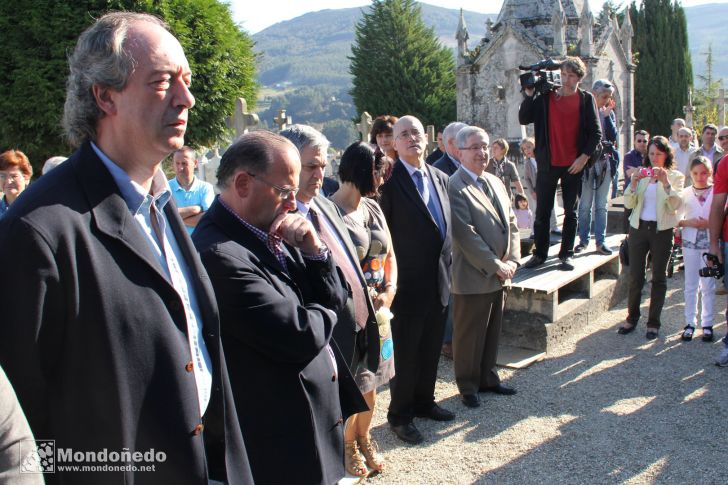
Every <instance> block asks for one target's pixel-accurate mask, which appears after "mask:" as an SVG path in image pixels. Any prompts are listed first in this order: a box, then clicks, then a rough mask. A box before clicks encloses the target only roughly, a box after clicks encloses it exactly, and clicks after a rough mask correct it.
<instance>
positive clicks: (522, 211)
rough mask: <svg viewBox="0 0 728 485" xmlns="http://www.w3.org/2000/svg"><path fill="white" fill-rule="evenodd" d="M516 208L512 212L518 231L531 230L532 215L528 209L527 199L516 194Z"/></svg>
mask: <svg viewBox="0 0 728 485" xmlns="http://www.w3.org/2000/svg"><path fill="white" fill-rule="evenodd" d="M515 202H516V208H515V209H514V210H513V212H514V213H515V214H516V225H518V229H529V230H533V214H532V213H531V210H530V209H529V208H528V199H526V198H525V197H524V196H522V195H521V194H516V200H515Z"/></svg>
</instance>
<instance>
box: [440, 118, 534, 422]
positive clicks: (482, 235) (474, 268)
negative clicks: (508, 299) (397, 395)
mask: <svg viewBox="0 0 728 485" xmlns="http://www.w3.org/2000/svg"><path fill="white" fill-rule="evenodd" d="M456 142H457V144H458V150H459V151H460V163H461V165H460V168H459V169H458V170H457V171H456V172H455V173H454V174H453V175H452V177H451V178H450V184H449V186H448V195H449V197H450V208H451V213H452V234H453V266H452V292H453V302H454V318H453V331H454V335H453V357H454V359H453V360H454V361H455V380H456V382H457V385H458V390H459V391H460V395H461V398H462V401H463V404H465V405H466V406H468V407H472V408H475V407H478V406H480V398H479V397H478V392H479V391H480V392H493V393H496V394H504V395H509V394H515V390H514V389H512V388H509V387H506V386H504V385H502V384H501V383H500V379H499V377H498V373H497V372H496V369H495V363H496V357H497V356H498V340H499V338H500V331H501V325H502V321H503V304H504V298H503V285H504V283H506V282H507V281H509V280H510V278H512V277H513V274H514V272H515V270H516V268H517V266H518V263H517V261H518V259H520V257H521V247H520V240H519V233H518V227H517V226H516V218H515V215H514V213H513V209H512V207H511V202H510V198H509V196H508V193H507V192H506V188H505V186H504V185H503V183H502V182H501V181H500V179H499V178H497V177H495V176H493V175H491V174H489V173H486V172H485V167H486V165H487V164H488V143H489V138H488V134H487V133H486V132H485V131H484V130H482V129H481V128H478V127H475V126H469V127H467V128H463V129H461V130H460V132H458V135H457V137H456Z"/></svg>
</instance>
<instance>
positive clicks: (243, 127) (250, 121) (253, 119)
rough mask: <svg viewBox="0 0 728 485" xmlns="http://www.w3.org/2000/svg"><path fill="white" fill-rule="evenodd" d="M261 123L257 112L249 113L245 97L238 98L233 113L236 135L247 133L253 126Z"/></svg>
mask: <svg viewBox="0 0 728 485" xmlns="http://www.w3.org/2000/svg"><path fill="white" fill-rule="evenodd" d="M259 123H260V119H259V118H258V115H257V114H255V113H248V102H247V101H245V98H238V99H237V100H236V101H235V112H234V113H233V119H232V124H233V128H235V137H236V138H237V137H239V136H240V135H242V134H244V133H247V132H248V131H250V130H251V129H252V128H255V127H256V126H258V124H259Z"/></svg>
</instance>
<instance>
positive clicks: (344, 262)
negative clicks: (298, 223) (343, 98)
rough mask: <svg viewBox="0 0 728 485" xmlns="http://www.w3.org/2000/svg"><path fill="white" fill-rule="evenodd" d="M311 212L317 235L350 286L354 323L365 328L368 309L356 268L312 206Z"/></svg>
mask: <svg viewBox="0 0 728 485" xmlns="http://www.w3.org/2000/svg"><path fill="white" fill-rule="evenodd" d="M308 212H309V214H311V222H312V223H313V226H314V227H315V228H316V231H317V232H318V235H319V237H321V240H322V241H323V242H324V244H326V246H327V247H328V248H329V251H331V255H332V256H333V258H334V262H335V263H336V264H337V266H339V268H341V271H342V272H343V273H344V278H346V282H347V283H349V286H350V287H351V294H352V298H353V299H354V319H355V320H356V324H357V325H359V327H361V328H365V327H366V325H367V319H368V317H369V309H368V308H367V301H366V295H365V294H364V288H362V285H361V280H360V279H359V275H358V274H357V272H356V269H355V268H354V266H353V265H352V262H351V259H349V256H348V255H347V254H346V252H345V251H344V248H343V247H341V244H339V241H338V239H337V238H336V236H334V235H333V234H331V232H330V231H329V229H328V227H327V225H326V224H325V223H322V222H321V221H320V220H319V216H318V214H317V213H316V211H315V210H314V209H313V208H310V209H309V210H308Z"/></svg>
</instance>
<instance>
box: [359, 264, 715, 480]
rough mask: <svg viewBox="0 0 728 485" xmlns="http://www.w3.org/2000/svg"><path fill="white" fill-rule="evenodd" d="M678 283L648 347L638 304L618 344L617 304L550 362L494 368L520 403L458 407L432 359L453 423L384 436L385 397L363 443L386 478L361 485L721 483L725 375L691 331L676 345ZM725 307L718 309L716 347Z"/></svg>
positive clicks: (385, 393)
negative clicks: (381, 460)
mask: <svg viewBox="0 0 728 485" xmlns="http://www.w3.org/2000/svg"><path fill="white" fill-rule="evenodd" d="M682 284H683V276H682V273H679V274H676V275H675V277H674V278H673V279H669V280H668V292H667V300H666V302H665V307H664V310H663V313H662V317H663V318H662V321H663V327H662V330H661V332H660V337H659V338H658V339H657V340H656V341H652V342H649V341H647V340H645V337H644V334H645V326H644V325H645V321H646V317H645V316H646V314H647V306H646V305H643V308H642V315H643V317H642V319H641V320H640V324H639V327H638V329H637V330H636V331H635V332H633V333H632V334H630V335H627V336H621V335H617V334H616V329H617V327H618V326H619V324H620V323H621V322H623V321H624V317H625V316H626V310H625V305H626V302H622V303H621V304H620V305H618V306H617V307H615V308H614V309H613V310H612V311H610V312H607V313H605V314H604V315H603V316H602V318H600V319H599V320H598V321H597V322H595V323H594V324H593V325H591V326H590V327H588V328H585V329H583V331H582V332H581V333H574V334H573V336H572V338H571V339H569V341H568V342H564V343H563V345H560V346H559V348H558V349H556V350H555V351H554V352H552V353H551V354H550V355H549V356H548V359H547V360H545V361H543V362H540V363H536V364H534V365H532V366H531V367H530V368H527V369H523V370H518V371H514V370H510V369H500V376H501V378H502V379H503V381H504V382H505V383H507V384H508V385H510V386H514V387H515V388H517V389H518V394H517V395H515V396H496V395H492V394H481V399H482V401H483V403H482V406H481V407H480V408H478V409H469V408H466V407H465V406H464V405H463V404H462V403H461V402H460V398H459V395H458V392H457V387H456V385H455V379H454V375H453V366H452V361H449V360H446V359H444V358H443V359H441V362H440V368H439V373H438V382H437V388H436V395H437V400H438V401H439V403H440V404H441V405H442V406H443V407H445V408H447V409H450V410H452V411H454V412H455V413H456V414H457V417H456V419H455V421H452V422H449V423H437V422H433V421H429V420H422V419H416V421H415V423H416V425H417V426H418V427H419V429H420V430H421V431H422V433H423V434H424V435H425V438H426V441H425V443H423V444H421V445H418V446H411V445H407V444H405V443H403V442H402V441H400V440H398V439H397V438H396V437H395V436H394V434H393V433H392V432H391V431H390V430H389V427H388V425H387V422H386V410H387V406H388V405H389V390H388V389H387V388H384V389H382V390H381V394H380V395H379V399H378V401H377V409H376V413H375V416H374V423H373V430H372V435H373V437H374V438H375V440H376V441H377V442H378V443H379V447H380V450H381V451H382V453H383V454H384V456H385V459H386V462H387V469H386V470H385V472H384V473H383V474H381V475H378V476H376V477H372V478H370V479H369V480H368V483H373V484H377V483H381V484H384V483H386V484H389V483H402V484H405V483H406V484H435V483H437V484H445V483H457V484H465V483H498V484H510V483H512V484H526V483H528V484H530V483H545V484H552V483H589V484H592V483H623V482H624V483H670V484H672V483H691V484H726V483H728V469H727V467H726V463H725V452H726V439H725V434H726V433H725V423H726V422H728V406H727V404H728V403H727V398H728V386H727V385H726V383H728V368H719V367H716V366H715V365H714V364H713V361H714V358H715V356H716V355H717V353H718V352H719V351H720V348H721V347H720V346H721V345H722V344H720V343H719V342H715V343H704V342H702V341H701V340H700V331H699V330H698V331H697V332H696V337H697V339H693V341H692V342H681V341H680V338H679V337H680V333H681V331H682V328H683V326H684V316H683V311H684V298H683V291H682ZM644 294H645V295H649V283H648V284H647V285H646V289H645V293H644ZM725 298H726V297H724V296H717V297H716V305H715V311H716V322H720V323H719V324H716V326H715V327H714V328H715V329H716V335H717V336H721V337H722V336H723V335H724V334H725V331H726V327H725V318H724V317H723V316H722V315H723V313H724V311H725V305H726V299H725ZM721 383H722V384H721Z"/></svg>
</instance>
